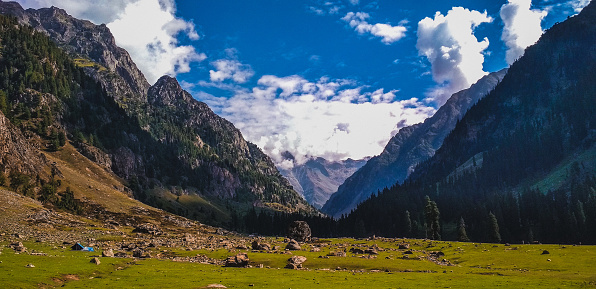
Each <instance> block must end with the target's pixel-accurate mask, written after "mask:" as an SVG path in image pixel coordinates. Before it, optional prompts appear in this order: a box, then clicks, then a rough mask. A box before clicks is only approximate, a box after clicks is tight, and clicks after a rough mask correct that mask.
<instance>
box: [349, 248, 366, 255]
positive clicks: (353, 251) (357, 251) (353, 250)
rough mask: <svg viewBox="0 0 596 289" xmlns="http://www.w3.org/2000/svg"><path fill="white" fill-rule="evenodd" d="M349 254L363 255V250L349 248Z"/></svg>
mask: <svg viewBox="0 0 596 289" xmlns="http://www.w3.org/2000/svg"><path fill="white" fill-rule="evenodd" d="M350 253H352V254H364V250H362V249H359V248H351V249H350Z"/></svg>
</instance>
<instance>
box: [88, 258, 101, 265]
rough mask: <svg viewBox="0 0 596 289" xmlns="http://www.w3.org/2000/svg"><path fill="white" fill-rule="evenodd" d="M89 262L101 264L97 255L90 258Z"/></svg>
mask: <svg viewBox="0 0 596 289" xmlns="http://www.w3.org/2000/svg"><path fill="white" fill-rule="evenodd" d="M90 262H91V263H93V264H95V265H99V264H101V262H100V261H99V258H97V257H94V258H91V261H90Z"/></svg>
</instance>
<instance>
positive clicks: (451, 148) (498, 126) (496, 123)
mask: <svg viewBox="0 0 596 289" xmlns="http://www.w3.org/2000/svg"><path fill="white" fill-rule="evenodd" d="M595 75H596V2H594V1H592V2H591V3H590V4H588V6H586V7H585V8H584V9H583V10H582V11H581V12H580V13H579V14H578V15H576V16H573V17H570V18H569V19H567V20H566V21H564V22H561V23H558V24H556V25H554V26H553V27H551V28H550V29H548V30H547V31H545V33H544V34H543V35H542V37H541V38H540V40H538V42H537V43H536V44H534V45H532V46H530V47H528V48H527V49H526V50H525V53H524V55H523V56H522V57H521V58H519V59H518V60H517V61H516V62H515V63H513V64H512V65H511V67H510V68H509V70H508V72H507V74H506V75H505V77H503V79H502V81H501V82H500V83H499V84H498V85H497V86H496V87H495V88H494V89H493V90H492V91H491V92H490V93H489V94H487V95H486V96H485V97H484V98H482V99H481V100H479V101H478V103H477V104H475V105H473V106H472V107H471V108H470V109H469V110H468V112H467V113H466V114H465V115H464V116H463V117H462V119H461V120H460V121H459V122H458V123H457V124H456V126H455V128H454V129H453V130H452V131H451V133H449V135H448V136H447V137H446V138H445V140H444V141H443V144H442V145H441V147H440V148H439V149H438V150H437V151H436V152H435V154H434V155H433V156H432V157H431V158H429V159H428V160H426V161H423V162H421V163H420V164H419V165H418V166H417V167H416V170H415V171H414V172H413V173H412V174H410V176H409V177H408V178H407V179H406V180H405V182H403V183H402V184H400V185H397V186H394V187H392V188H390V189H387V190H384V191H383V192H381V193H380V194H379V195H376V196H372V197H371V198H370V199H368V200H367V201H365V202H363V203H361V204H359V205H358V207H357V209H355V210H354V211H353V212H352V213H351V214H350V215H349V216H348V217H347V219H345V220H344V222H345V223H344V225H345V227H348V228H350V227H351V226H352V225H354V226H355V225H357V224H361V226H360V232H361V234H363V235H366V234H377V235H385V236H395V235H398V236H417V237H424V236H425V235H427V233H429V232H428V231H426V232H425V225H424V224H425V223H428V222H429V221H428V220H429V219H428V218H425V212H426V211H428V210H427V209H425V208H428V206H429V205H431V203H430V201H431V200H432V202H435V204H436V208H437V209H438V210H440V224H441V229H440V230H441V231H440V232H437V233H440V235H441V236H442V238H443V239H450V240H454V239H456V238H457V235H458V233H457V224H458V222H460V220H462V219H463V220H465V225H466V232H467V236H468V237H469V238H470V239H472V240H476V241H482V242H485V241H487V242H501V241H503V242H520V243H521V242H522V241H528V240H539V241H541V242H548V243H577V242H582V243H592V244H593V243H595V242H596V230H595V229H594V228H596V222H595V220H596V194H595V192H596V113H594V112H595V108H596V81H594V80H595ZM427 198H428V200H427ZM430 221H432V220H430ZM497 223H498V228H497V226H495V224H497ZM491 224H492V225H491ZM426 228H428V226H426ZM437 228H438V227H437ZM499 234H500V237H499V238H495V236H496V235H499Z"/></svg>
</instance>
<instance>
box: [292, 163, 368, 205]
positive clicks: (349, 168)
mask: <svg viewBox="0 0 596 289" xmlns="http://www.w3.org/2000/svg"><path fill="white" fill-rule="evenodd" d="M365 163H366V160H352V159H347V160H344V161H338V162H330V161H327V160H325V159H323V158H316V159H310V160H308V161H307V162H306V163H304V164H302V165H295V166H294V167H293V168H292V169H291V170H281V174H282V175H284V176H285V177H286V178H287V179H288V181H289V182H290V184H291V185H292V187H294V190H296V191H297V192H298V193H300V194H301V195H302V196H303V197H304V198H305V199H306V201H307V202H308V203H309V204H311V205H313V206H314V207H315V208H318V209H320V208H321V207H322V206H323V205H324V204H325V202H327V200H328V199H329V197H330V196H331V195H332V194H333V193H335V192H336V191H337V188H338V187H339V185H341V184H342V183H343V182H344V181H345V180H346V178H348V177H349V176H351V175H352V174H353V173H354V172H356V171H357V170H358V169H359V168H361V167H362V166H363V165H364V164H365Z"/></svg>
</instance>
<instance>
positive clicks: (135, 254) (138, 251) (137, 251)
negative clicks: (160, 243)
mask: <svg viewBox="0 0 596 289" xmlns="http://www.w3.org/2000/svg"><path fill="white" fill-rule="evenodd" d="M143 253H144V252H143V250H141V249H134V250H133V251H132V256H133V257H135V258H141V257H143Z"/></svg>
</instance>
